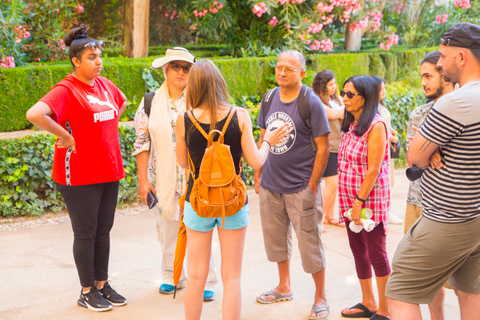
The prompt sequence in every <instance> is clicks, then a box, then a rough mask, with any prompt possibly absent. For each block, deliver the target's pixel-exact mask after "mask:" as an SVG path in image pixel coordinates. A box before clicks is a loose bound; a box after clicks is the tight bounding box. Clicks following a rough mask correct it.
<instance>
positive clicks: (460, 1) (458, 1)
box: [453, 0, 471, 9]
mask: <svg viewBox="0 0 480 320" xmlns="http://www.w3.org/2000/svg"><path fill="white" fill-rule="evenodd" d="M453 5H454V6H455V7H460V8H463V9H470V8H471V5H470V0H454V1H453Z"/></svg>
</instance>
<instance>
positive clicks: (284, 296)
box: [257, 289, 293, 304]
mask: <svg viewBox="0 0 480 320" xmlns="http://www.w3.org/2000/svg"><path fill="white" fill-rule="evenodd" d="M263 295H264V296H274V297H275V299H272V300H266V299H262V298H260V297H257V302H260V303H263V304H269V303H275V302H283V301H290V300H292V299H293V293H290V294H281V293H279V292H277V291H273V289H272V290H270V291H267V292H265V293H264V294H263Z"/></svg>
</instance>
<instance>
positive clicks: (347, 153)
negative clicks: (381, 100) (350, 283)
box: [338, 76, 390, 320]
mask: <svg viewBox="0 0 480 320" xmlns="http://www.w3.org/2000/svg"><path fill="white" fill-rule="evenodd" d="M340 95H341V96H342V97H343V102H344V103H345V110H346V116H345V119H344V121H343V125H342V130H343V132H344V134H343V135H342V142H341V143H340V147H339V152H338V174H339V176H338V180H339V200H340V201H339V202H340V213H341V214H343V213H344V212H346V211H348V210H350V209H351V210H352V212H351V217H352V219H347V218H345V219H346V225H347V228H346V229H347V234H348V241H349V243H350V248H351V250H352V253H353V257H354V260H355V268H356V271H357V276H358V278H359V280H360V286H361V289H362V297H363V300H362V302H361V303H358V304H356V305H355V306H353V307H351V308H346V309H344V310H343V311H342V315H343V316H344V317H348V318H355V317H362V318H370V319H371V320H385V319H388V316H389V309H388V303H387V298H386V297H385V286H386V284H387V280H388V276H389V274H390V264H389V261H388V257H387V251H386V232H387V227H388V214H389V211H390V184H389V181H388V166H389V164H388V143H387V140H388V131H387V125H386V123H385V121H384V120H383V119H382V117H381V116H380V115H378V113H377V110H378V97H379V94H378V87H377V85H376V84H375V80H373V79H372V78H371V77H369V76H355V77H351V78H350V79H348V80H347V81H346V82H345V84H344V86H343V91H341V92H340ZM363 208H370V209H371V210H372V212H373V216H372V218H371V219H372V220H373V221H374V222H375V228H374V229H373V230H372V231H370V232H367V231H365V230H364V229H363V228H362V230H361V231H360V232H359V233H356V232H354V231H352V229H356V228H354V226H353V225H352V226H351V225H350V224H353V223H354V224H355V225H361V224H362V223H361V220H360V217H361V210H362V209H363ZM340 220H341V221H343V216H342V215H341V216H340ZM372 267H373V269H374V270H375V276H376V280H377V288H378V296H379V306H378V307H377V303H376V301H375V296H374V293H373V287H372V270H371V269H372Z"/></svg>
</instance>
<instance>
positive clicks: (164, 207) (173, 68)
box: [132, 47, 218, 301]
mask: <svg viewBox="0 0 480 320" xmlns="http://www.w3.org/2000/svg"><path fill="white" fill-rule="evenodd" d="M195 61H196V59H195V57H194V56H193V55H192V54H191V53H190V52H189V51H188V50H187V49H184V48H180V47H175V48H172V49H167V52H166V54H165V56H164V57H162V58H159V59H156V60H155V61H153V63H152V67H153V68H163V72H164V75H165V78H166V80H165V82H164V83H163V84H162V86H161V87H160V88H159V89H158V90H157V91H156V92H155V93H149V94H146V95H145V98H144V99H143V100H142V102H141V103H140V105H139V106H138V110H137V113H136V115H135V131H136V135H137V139H136V141H135V144H134V147H135V151H134V152H133V153H132V155H135V156H136V157H137V167H138V195H139V198H140V199H141V200H142V201H143V202H144V203H145V204H147V203H148V200H147V197H148V194H149V192H152V193H153V194H155V195H156V197H157V198H158V205H156V206H155V207H154V210H155V222H156V227H157V231H158V239H159V241H160V243H161V249H162V277H163V283H162V284H161V285H160V289H159V291H160V293H162V294H172V293H173V292H174V282H173V264H174V259H175V247H176V243H177V234H178V227H179V222H180V206H179V202H178V199H179V198H180V197H181V196H182V195H183V193H184V191H185V183H186V179H188V177H186V176H185V172H184V170H183V169H182V168H181V167H180V166H178V165H177V161H176V157H175V123H176V120H177V116H178V114H179V113H183V112H185V110H186V103H185V87H186V85H187V80H188V73H189V71H190V68H191V67H192V65H193V64H194V63H195ZM149 95H150V96H149ZM152 95H153V98H152ZM157 153H160V154H161V155H159V156H158V157H157V156H156V154H157ZM152 183H155V185H156V186H155V187H154V186H153V185H152ZM185 280H186V276H185V268H183V270H182V276H181V278H180V282H179V284H178V285H177V289H178V288H183V287H185ZM217 282H218V281H217V276H216V271H215V260H214V257H213V255H212V256H211V259H210V269H209V274H208V278H207V283H206V286H205V291H204V301H212V300H213V299H214V292H213V289H214V286H215V284H216V283H217Z"/></svg>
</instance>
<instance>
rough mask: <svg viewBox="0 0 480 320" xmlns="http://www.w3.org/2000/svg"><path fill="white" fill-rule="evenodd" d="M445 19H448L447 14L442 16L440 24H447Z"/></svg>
mask: <svg viewBox="0 0 480 320" xmlns="http://www.w3.org/2000/svg"><path fill="white" fill-rule="evenodd" d="M447 19H448V14H442V21H441V22H442V23H445V22H447Z"/></svg>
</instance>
